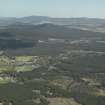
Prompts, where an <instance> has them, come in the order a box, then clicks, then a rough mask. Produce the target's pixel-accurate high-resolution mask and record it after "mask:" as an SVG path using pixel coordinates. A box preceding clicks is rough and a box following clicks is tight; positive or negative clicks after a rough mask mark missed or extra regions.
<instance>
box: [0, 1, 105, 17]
mask: <svg viewBox="0 0 105 105" xmlns="http://www.w3.org/2000/svg"><path fill="white" fill-rule="evenodd" d="M104 4H105V0H100V1H99V0H11V1H10V0H0V16H1V17H24V16H32V15H35V16H36V15H38V16H50V17H90V18H105V14H104V10H105V6H104Z"/></svg>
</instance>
